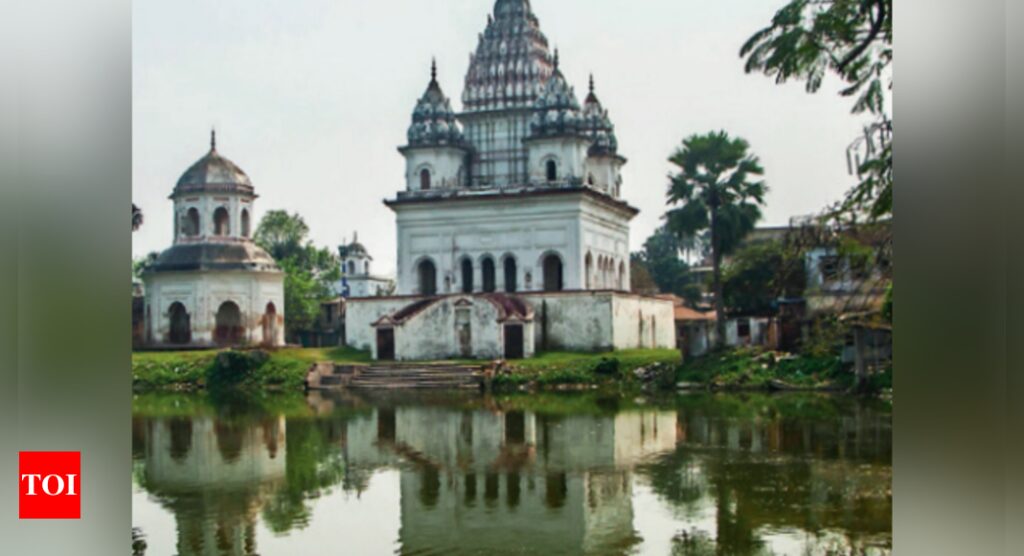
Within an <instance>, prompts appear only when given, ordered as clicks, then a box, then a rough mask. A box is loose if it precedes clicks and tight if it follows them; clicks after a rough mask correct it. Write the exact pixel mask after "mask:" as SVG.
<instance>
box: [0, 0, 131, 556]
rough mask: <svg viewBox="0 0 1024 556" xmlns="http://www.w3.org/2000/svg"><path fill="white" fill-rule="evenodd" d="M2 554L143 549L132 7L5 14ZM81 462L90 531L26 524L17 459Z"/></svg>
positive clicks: (108, 4)
mask: <svg viewBox="0 0 1024 556" xmlns="http://www.w3.org/2000/svg"><path fill="white" fill-rule="evenodd" d="M2 10H3V13H2V14H0V21H3V23H2V24H0V25H3V27H2V28H0V36H2V39H0V40H3V41H4V43H3V45H2V47H0V63H2V66H0V67H2V68H3V86H2V87H0V91H2V92H0V100H2V107H0V116H2V118H3V132H2V135H0V140H2V142H3V143H2V150H0V163H2V165H3V167H2V169H0V179H2V181H0V187H2V190H3V193H2V195H3V196H2V199H0V206H2V207H3V208H2V209H0V220H2V222H0V226H2V228H0V236H2V238H0V242H2V243H0V245H2V249H3V251H2V253H0V255H2V256H3V260H2V263H0V267H2V270H0V281H2V282H0V292H2V293H0V296H2V297H0V300H2V303H3V306H2V308H0V337H2V340H0V341H2V342H3V356H2V359H0V365H2V366H3V369H2V370H3V379H2V380H3V381H2V383H0V390H2V394H0V396H2V401H0V407H2V409H0V419H2V424H0V428H2V432H0V446H2V449H3V453H2V454H0V477H8V478H10V479H11V480H7V479H3V480H0V499H2V501H0V531H2V532H0V553H4V554H29V553H31V554H40V555H48V554H97V555H104V556H108V555H110V554H123V553H127V552H128V547H129V545H130V523H131V506H130V504H131V496H130V489H131V484H130V482H129V477H130V472H131V458H130V415H131V413H130V404H131V378H130V377H131V374H130V360H129V350H130V337H129V335H128V330H129V322H130V310H129V307H130V296H129V293H128V292H129V291H130V286H129V283H130V279H129V273H128V264H129V260H130V242H131V235H130V231H129V230H130V228H129V218H128V214H129V210H128V206H129V202H130V200H131V199H130V198H131V2H130V0H95V1H92V2H73V1H69V0H39V1H35V2H19V3H17V4H15V5H12V3H4V5H3V8H2ZM21 450H77V451H81V453H82V492H83V498H82V516H83V518H82V519H81V520H80V521H34V522H33V521H18V520H17V493H16V490H15V489H16V484H17V483H15V482H14V476H15V469H16V466H17V452H18V451H21Z"/></svg>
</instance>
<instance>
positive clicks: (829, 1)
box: [740, 0, 893, 218]
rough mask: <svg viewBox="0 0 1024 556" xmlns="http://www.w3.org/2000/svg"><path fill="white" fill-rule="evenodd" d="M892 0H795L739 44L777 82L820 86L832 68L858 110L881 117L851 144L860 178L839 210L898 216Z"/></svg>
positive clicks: (751, 66) (754, 67) (752, 67)
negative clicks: (890, 98)
mask: <svg viewBox="0 0 1024 556" xmlns="http://www.w3.org/2000/svg"><path fill="white" fill-rule="evenodd" d="M892 16H893V12H892V0H790V2H788V3H787V4H786V5H785V6H783V8H782V9H780V10H779V11H778V12H777V13H776V14H775V17H774V18H772V22H771V25H769V26H768V27H765V28H764V29H762V30H760V31H758V32H757V33H755V34H754V35H753V36H751V37H750V39H748V40H747V42H746V43H745V44H744V45H743V47H742V48H741V49H740V56H741V57H746V71H747V72H748V73H749V72H754V71H759V72H762V73H764V74H765V75H768V76H769V77H774V78H775V81H776V82H777V83H784V82H786V81H788V80H790V79H802V80H804V81H805V82H806V88H807V91H808V92H812V93H813V92H816V91H817V90H818V89H819V88H820V87H821V84H822V82H823V79H824V77H825V75H826V74H827V73H832V74H834V75H836V76H838V77H839V78H840V79H842V80H843V82H844V83H845V87H844V88H843V89H842V90H841V91H840V94H841V95H843V96H847V97H853V98H854V102H853V109H852V111H853V113H855V114H861V113H867V114H870V115H872V116H874V118H875V121H874V122H873V123H872V124H870V125H869V126H867V127H866V128H865V130H864V137H863V138H862V139H858V140H857V141H856V142H855V143H854V144H853V145H851V149H850V152H848V154H852V155H853V156H854V157H855V158H856V159H857V160H856V164H855V165H854V164H853V163H851V165H852V166H855V170H856V173H857V176H858V179H859V180H860V182H859V183H858V184H857V185H856V186H855V187H854V188H853V189H852V190H851V191H850V192H849V193H848V194H847V196H846V199H844V201H843V202H842V203H840V204H839V206H838V207H836V209H835V211H834V212H835V213H836V214H837V215H841V214H850V213H865V214H867V215H868V216H870V217H872V218H881V217H885V216H888V215H891V214H892V184H893V174H892V120H891V119H890V118H889V116H888V114H887V110H888V109H887V106H886V97H885V92H886V91H891V90H892V77H891V75H892V69H891V64H892V58H893V50H892V39H893V34H892Z"/></svg>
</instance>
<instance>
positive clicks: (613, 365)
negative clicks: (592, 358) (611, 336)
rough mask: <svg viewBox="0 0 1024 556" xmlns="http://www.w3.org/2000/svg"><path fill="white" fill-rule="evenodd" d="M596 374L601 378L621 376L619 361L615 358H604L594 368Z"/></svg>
mask: <svg viewBox="0 0 1024 556" xmlns="http://www.w3.org/2000/svg"><path fill="white" fill-rule="evenodd" d="M594 374H596V375H599V376H608V377H611V376H619V360H618V359H616V358H615V357H611V358H609V357H602V358H601V360H600V361H598V363H597V365H595V366H594Z"/></svg>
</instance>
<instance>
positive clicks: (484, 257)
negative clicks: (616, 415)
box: [346, 0, 675, 359]
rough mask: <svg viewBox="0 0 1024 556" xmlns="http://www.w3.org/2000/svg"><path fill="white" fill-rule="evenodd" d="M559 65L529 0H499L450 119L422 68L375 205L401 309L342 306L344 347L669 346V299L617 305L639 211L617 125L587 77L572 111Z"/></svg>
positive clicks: (439, 353) (460, 350)
mask: <svg viewBox="0 0 1024 556" xmlns="http://www.w3.org/2000/svg"><path fill="white" fill-rule="evenodd" d="M559 64H560V60H559V55H558V52H557V51H556V52H555V53H554V54H552V53H551V52H550V50H549V47H548V40H547V38H546V37H545V36H544V34H543V33H542V32H541V30H540V24H539V21H538V19H537V17H536V16H535V15H534V14H533V12H532V10H531V7H530V2H529V0H497V2H496V3H495V7H494V15H493V17H489V18H488V23H487V28H486V29H485V30H484V32H483V33H482V34H481V35H480V39H479V44H478V45H477V48H476V52H475V53H473V54H472V55H471V62H470V66H469V71H468V73H467V75H466V79H465V89H464V91H463V95H462V101H463V111H462V112H461V113H456V112H455V110H454V108H453V107H452V103H451V101H450V99H449V98H448V97H447V96H445V94H444V92H443V91H442V89H441V86H440V84H439V83H438V81H437V67H436V64H435V65H434V66H433V67H432V69H431V79H430V82H429V84H428V85H427V88H426V92H424V94H423V96H422V97H421V98H420V99H419V101H418V102H417V103H416V107H415V110H414V111H413V115H412V123H411V125H410V127H409V130H408V144H406V145H405V146H402V147H400V148H399V152H400V153H401V154H402V155H403V156H404V157H405V161H406V183H405V187H404V188H403V189H402V190H400V191H399V192H398V194H397V195H396V196H395V197H394V198H391V199H389V200H387V201H386V204H387V206H388V207H390V208H391V209H392V210H393V211H394V212H395V215H396V220H397V228H398V260H397V265H396V267H397V294H398V296H399V297H395V298H388V299H387V300H376V301H374V302H369V301H366V302H364V301H361V300H355V301H357V302H355V303H350V304H349V306H348V309H347V314H346V329H347V331H348V342H349V343H350V344H351V345H354V346H356V347H361V348H371V349H373V350H374V354H375V356H377V357H378V358H380V359H391V358H396V359H421V358H437V357H444V356H456V357H510V358H515V357H523V356H526V357H528V356H530V355H532V353H533V351H534V349H556V348H557V349H577V350H602V349H612V348H627V347H675V339H674V334H673V332H672V330H673V314H672V311H673V309H672V303H671V302H669V301H665V300H661V299H657V298H649V297H641V296H636V295H632V294H629V293H628V291H629V288H630V275H629V223H630V221H631V220H632V219H633V218H634V217H635V216H636V215H637V213H638V210H637V209H635V208H633V207H632V206H630V205H629V204H628V203H627V202H625V201H624V200H623V199H622V197H621V194H622V177H621V174H620V170H621V168H622V166H623V165H624V164H625V163H626V159H625V158H623V157H622V156H621V155H619V153H618V140H617V138H616V135H615V128H614V126H613V125H612V123H611V120H610V118H609V116H608V111H607V110H605V109H604V107H603V106H602V104H601V101H600V100H599V99H598V97H597V94H596V92H595V90H594V81H593V78H591V82H590V92H589V94H588V95H587V97H586V99H585V101H584V103H583V104H582V105H581V104H580V102H579V100H578V99H577V96H576V93H575V90H574V88H573V87H572V86H571V85H570V84H569V83H568V82H567V80H566V78H565V76H564V75H563V74H562V72H561V70H560V68H559ZM487 307H491V308H489V309H488V308H487ZM510 338H511V341H509V339H510Z"/></svg>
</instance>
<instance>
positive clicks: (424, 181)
mask: <svg viewBox="0 0 1024 556" xmlns="http://www.w3.org/2000/svg"><path fill="white" fill-rule="evenodd" d="M420 189H422V190H423V191H426V190H428V189H430V170H428V169H426V168H424V169H422V170H420Z"/></svg>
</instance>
